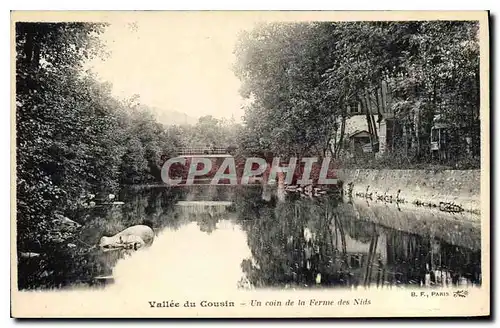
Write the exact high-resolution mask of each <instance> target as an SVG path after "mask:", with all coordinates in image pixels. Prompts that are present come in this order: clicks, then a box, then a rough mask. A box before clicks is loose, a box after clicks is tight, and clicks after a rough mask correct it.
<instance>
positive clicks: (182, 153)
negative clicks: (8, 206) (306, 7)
mask: <svg viewBox="0 0 500 328" xmlns="http://www.w3.org/2000/svg"><path fill="white" fill-rule="evenodd" d="M488 21H489V15H488V12H487V11H462V12H460V11H456V12H446V11H432V12H411V11H406V12H404V11H393V12H391V11H384V12H382V11H380V12H377V11H371V12H369V11H365V12H345V11H344V12H328V11H325V12H320V11H319V12H286V11H266V12H259V11H239V12H231V11H149V12H146V11H129V12H127V11H123V12H122V11H94V12H92V11H88V12H86V11H83V12H70V11H67V12H65V11H59V12H50V11H46V12H45V11H13V12H11V42H12V44H11V63H12V68H11V71H12V72H11V80H12V82H11V83H12V100H11V104H12V109H11V113H12V114H11V117H12V119H11V126H12V137H11V139H12V141H11V142H12V146H11V147H12V154H11V163H12V167H13V168H12V170H11V171H12V180H11V203H12V206H13V208H12V211H11V212H12V213H11V244H12V247H11V302H12V304H11V316H12V317H15V318H41V317H45V318H47V317H48V318H57V317H66V318H69V317H78V318H98V317H115V318H116V317H118V318H129V317H154V318H179V317H181V318H194V317H206V318H210V317H217V318H233V317H261V318H269V317H290V318H293V317H297V318H300V317H408V316H418V317H426V316H489V315H490V246H489V245H490V239H489V236H490V231H489V229H490V200H489V197H490V187H489V186H490V182H489V179H490V177H489V169H490V168H489V163H490V160H489V143H490V141H489V134H490V131H489V126H490V121H489V119H490V104H489V97H490V93H489V87H490V86H489V78H490V77H489V25H488Z"/></svg>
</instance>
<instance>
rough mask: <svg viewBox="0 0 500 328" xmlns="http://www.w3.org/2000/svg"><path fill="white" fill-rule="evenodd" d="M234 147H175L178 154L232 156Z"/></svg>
mask: <svg viewBox="0 0 500 328" xmlns="http://www.w3.org/2000/svg"><path fill="white" fill-rule="evenodd" d="M235 149H236V147H231V146H229V147H181V148H178V149H177V153H178V154H179V156H194V155H221V156H224V155H228V156H232V155H233V153H234V150H235Z"/></svg>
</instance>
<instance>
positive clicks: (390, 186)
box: [337, 169, 481, 214]
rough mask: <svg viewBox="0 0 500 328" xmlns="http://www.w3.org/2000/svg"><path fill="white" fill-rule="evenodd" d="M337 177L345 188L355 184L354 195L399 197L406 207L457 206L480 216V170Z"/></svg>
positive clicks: (346, 171) (353, 172)
mask: <svg viewBox="0 0 500 328" xmlns="http://www.w3.org/2000/svg"><path fill="white" fill-rule="evenodd" d="M337 176H338V178H339V179H341V180H342V181H343V182H344V188H345V189H347V188H348V184H349V183H352V194H353V195H356V194H361V193H363V194H365V193H366V192H367V188H368V194H370V193H372V197H373V199H376V198H377V196H381V195H386V196H387V197H390V196H392V198H393V199H394V200H395V199H396V196H397V194H398V190H401V192H400V194H399V197H400V198H402V199H404V200H405V202H406V203H414V202H420V203H427V204H428V203H431V204H437V205H439V203H440V202H447V203H454V204H457V205H459V206H461V207H462V208H463V209H464V210H465V211H467V212H471V213H476V214H480V211H481V199H480V198H481V171H480V170H371V169H357V170H356V169H352V170H350V169H341V170H338V171H337Z"/></svg>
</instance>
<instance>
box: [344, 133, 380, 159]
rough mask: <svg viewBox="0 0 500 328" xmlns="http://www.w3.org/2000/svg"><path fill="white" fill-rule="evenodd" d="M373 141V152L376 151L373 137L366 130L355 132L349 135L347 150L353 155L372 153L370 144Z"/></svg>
mask: <svg viewBox="0 0 500 328" xmlns="http://www.w3.org/2000/svg"><path fill="white" fill-rule="evenodd" d="M372 140H373V142H374V146H375V150H376V151H377V149H378V147H377V146H378V142H377V141H376V140H374V137H373V136H372V135H370V133H369V132H368V131H366V130H356V131H354V132H353V133H351V134H350V135H349V148H350V150H351V153H352V154H353V155H359V154H363V153H371V152H373V148H372V143H371V141H372Z"/></svg>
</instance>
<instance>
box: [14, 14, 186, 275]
mask: <svg viewBox="0 0 500 328" xmlns="http://www.w3.org/2000/svg"><path fill="white" fill-rule="evenodd" d="M104 28H105V26H104V25H102V24H92V23H64V24H61V23H57V24H56V23H17V24H16V130H17V131H16V136H17V139H16V146H17V149H16V165H17V170H16V172H17V243H18V250H19V251H20V252H31V253H41V254H49V255H50V254H52V255H53V256H54V259H55V258H57V257H58V258H60V259H61V258H62V259H65V258H67V257H68V256H70V255H75V256H76V255H77V254H76V253H78V252H83V251H84V249H83V248H82V246H85V245H86V244H85V243H83V244H82V243H79V242H78V240H77V239H76V240H75V229H74V228H75V226H76V225H75V224H72V223H71V222H70V221H69V225H70V226H71V225H72V229H69V230H67V231H66V230H64V223H68V221H67V220H66V217H69V218H71V219H72V220H76V221H77V224H79V225H80V226H81V225H85V224H86V222H84V221H82V220H84V219H82V218H83V217H82V216H80V215H79V213H81V211H82V209H84V208H85V206H86V205H87V206H88V204H89V199H88V195H89V194H93V195H97V197H96V198H95V199H93V201H94V202H99V201H103V200H102V199H99V198H100V196H99V195H101V194H103V195H106V196H107V195H108V194H110V193H116V192H117V191H118V190H119V187H120V186H124V185H131V184H134V185H137V184H146V183H151V182H158V181H160V165H161V160H160V159H161V155H163V154H167V155H168V154H171V153H172V152H173V151H174V149H175V148H176V147H178V146H179V142H180V140H179V138H178V134H177V133H175V132H176V131H170V129H169V128H166V127H164V126H163V125H161V124H159V123H157V122H156V120H155V117H154V116H153V114H151V113H150V112H149V111H148V109H147V108H146V107H144V106H141V105H140V104H138V102H137V99H135V98H133V99H130V100H126V101H121V100H117V99H115V98H113V97H112V96H111V91H110V90H111V88H110V86H109V85H107V84H102V83H99V82H97V81H96V79H95V78H94V77H93V76H92V75H91V74H90V73H89V72H85V71H84V69H83V64H84V62H85V60H88V59H89V58H91V57H92V56H97V55H102V54H103V50H102V46H101V45H100V43H99V34H100V33H101V32H102V31H103V30H104ZM172 129H173V128H172ZM54 250H57V255H56V254H55V253H54ZM61 252H62V253H63V254H60V253H61ZM54 259H53V260H54ZM47 261H48V262H50V260H47ZM47 261H46V262H47ZM63 262H64V260H63ZM52 264H54V263H52ZM54 265H55V266H56V267H57V265H56V264H54ZM20 268H23V266H21V267H20ZM62 271H66V273H68V272H69V271H68V270H62ZM47 272H49V270H45V274H47ZM26 275H29V273H28V272H20V276H26Z"/></svg>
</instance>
